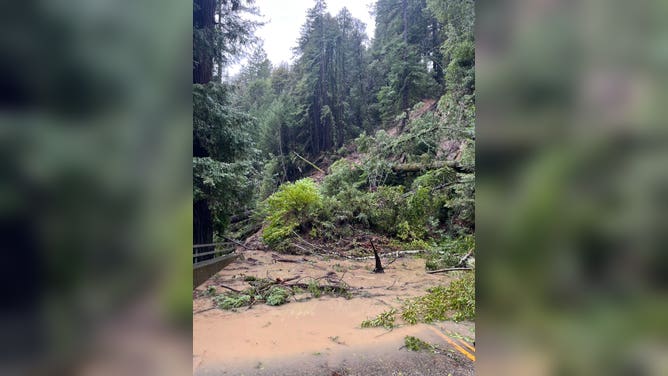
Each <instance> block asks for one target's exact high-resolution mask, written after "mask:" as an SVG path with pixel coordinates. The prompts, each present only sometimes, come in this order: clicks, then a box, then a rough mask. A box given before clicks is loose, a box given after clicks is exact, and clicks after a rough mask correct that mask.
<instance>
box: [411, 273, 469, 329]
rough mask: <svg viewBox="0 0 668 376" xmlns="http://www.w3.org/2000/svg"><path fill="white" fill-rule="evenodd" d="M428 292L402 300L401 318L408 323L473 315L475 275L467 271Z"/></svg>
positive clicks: (466, 317) (463, 317)
mask: <svg viewBox="0 0 668 376" xmlns="http://www.w3.org/2000/svg"><path fill="white" fill-rule="evenodd" d="M428 292H429V293H428V294H427V295H424V296H421V297H418V298H414V299H410V300H408V301H406V302H404V305H403V307H402V312H401V318H402V319H403V320H404V321H406V322H407V323H409V324H417V323H418V322H424V323H431V322H434V321H443V320H448V319H452V320H454V321H462V320H470V319H473V318H474V317H475V276H474V274H473V273H467V274H465V275H464V276H463V277H462V278H460V279H457V280H455V281H453V282H451V283H450V285H448V286H447V287H446V286H437V287H434V288H432V289H429V290H428Z"/></svg>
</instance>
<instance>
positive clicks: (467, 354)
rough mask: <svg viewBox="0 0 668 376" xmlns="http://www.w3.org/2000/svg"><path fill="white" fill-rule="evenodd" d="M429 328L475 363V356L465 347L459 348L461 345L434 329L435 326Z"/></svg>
mask: <svg viewBox="0 0 668 376" xmlns="http://www.w3.org/2000/svg"><path fill="white" fill-rule="evenodd" d="M429 328H430V329H431V330H433V331H434V333H436V334H438V335H439V336H441V338H443V339H444V340H446V341H447V342H448V343H449V344H451V345H452V347H454V348H455V349H456V350H457V351H459V352H460V353H462V354H464V356H466V357H467V358H469V359H471V360H472V361H474V362H475V355H473V354H471V353H470V352H468V351H466V350H465V349H464V348H463V347H461V346H459V345H458V344H457V342H455V341H453V340H452V339H450V337H448V336H446V335H445V334H443V333H441V331H440V330H438V329H436V328H434V327H433V326H430V327H429Z"/></svg>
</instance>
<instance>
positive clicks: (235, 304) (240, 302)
mask: <svg viewBox="0 0 668 376" xmlns="http://www.w3.org/2000/svg"><path fill="white" fill-rule="evenodd" d="M215 302H216V304H217V305H218V308H221V309H226V310H229V309H234V308H240V307H243V306H247V305H249V304H250V302H251V297H250V296H249V295H245V294H235V295H220V296H217V297H216V298H215Z"/></svg>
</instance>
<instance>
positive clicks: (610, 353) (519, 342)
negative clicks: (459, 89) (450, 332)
mask: <svg viewBox="0 0 668 376" xmlns="http://www.w3.org/2000/svg"><path fill="white" fill-rule="evenodd" d="M476 10H477V14H476V22H477V34H476V35H477V38H476V57H477V64H476V67H477V72H476V73H477V77H476V82H477V83H478V88H477V89H478V93H479V96H478V103H477V109H478V123H477V133H476V136H477V140H476V144H477V148H476V149H477V150H476V153H477V158H478V160H477V161H476V165H477V166H478V168H479V170H478V173H477V181H476V184H477V193H478V194H477V197H476V218H477V221H476V229H477V241H476V243H477V244H478V250H477V259H478V262H477V266H478V271H477V276H478V277H477V278H478V283H477V286H478V290H477V294H478V295H477V297H478V305H477V307H478V309H479V320H478V323H477V324H478V325H477V342H478V349H479V354H478V355H479V356H478V359H479V360H480V361H479V363H478V365H477V367H476V368H477V373H478V374H481V375H615V374H620V375H621V374H624V375H627V374H631V375H666V374H668V356H666V355H667V354H668V336H667V335H668V320H666V317H668V315H667V314H668V310H667V308H668V299H666V298H667V297H668V296H667V294H666V292H667V291H666V287H667V284H666V278H667V276H668V273H667V272H668V263H667V261H668V253H667V252H666V248H667V247H666V242H665V240H666V236H667V234H668V217H667V215H666V214H667V213H668V210H666V209H668V195H667V194H668V148H667V147H666V146H667V145H666V142H665V141H666V135H667V132H666V128H665V126H664V125H665V123H666V120H665V119H666V117H665V113H666V109H667V106H666V103H668V102H667V101H666V99H668V98H667V96H666V94H667V93H668V85H666V83H667V82H666V78H667V77H668V76H667V75H666V73H667V72H666V69H667V68H668V24H667V23H666V22H665V19H666V15H668V3H666V2H665V1H638V2H627V1H596V0H587V1H555V0H553V1H549V0H548V1H505V2H492V1H479V2H477V8H476Z"/></svg>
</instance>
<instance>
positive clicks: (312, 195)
mask: <svg viewBox="0 0 668 376" xmlns="http://www.w3.org/2000/svg"><path fill="white" fill-rule="evenodd" d="M321 207H322V197H321V196H320V193H319V192H318V189H317V187H316V185H315V182H313V180H311V179H309V178H306V179H301V180H297V181H296V182H294V183H286V184H283V185H281V186H280V187H279V189H278V191H276V193H274V194H272V195H271V196H269V198H268V199H267V200H266V202H265V213H267V217H266V221H267V226H266V227H265V229H264V231H263V233H262V239H263V240H264V242H265V243H267V244H268V245H270V246H277V245H279V244H280V243H281V242H282V241H283V240H285V239H287V238H289V237H291V236H292V232H293V231H297V230H299V231H301V230H303V229H306V227H307V226H308V225H309V224H310V223H312V222H313V220H314V219H315V217H316V215H317V214H318V211H319V210H320V208H321Z"/></svg>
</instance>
